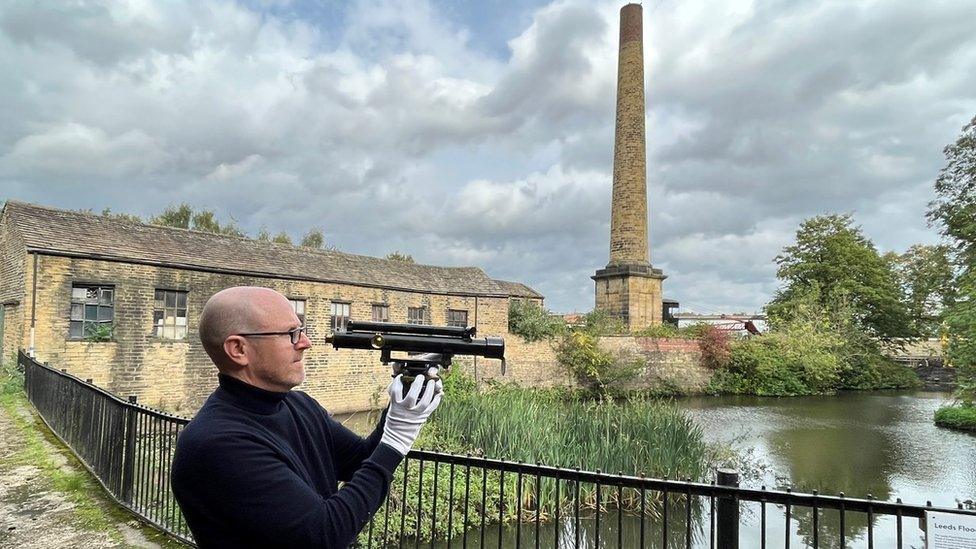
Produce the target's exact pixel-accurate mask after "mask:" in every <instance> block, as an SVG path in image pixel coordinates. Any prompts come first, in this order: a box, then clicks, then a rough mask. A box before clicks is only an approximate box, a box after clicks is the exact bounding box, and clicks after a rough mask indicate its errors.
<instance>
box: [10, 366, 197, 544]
mask: <svg viewBox="0 0 976 549" xmlns="http://www.w3.org/2000/svg"><path fill="white" fill-rule="evenodd" d="M18 363H19V364H20V366H21V367H22V368H23V370H24V388H25V390H26V392H27V398H28V399H29V400H30V402H31V404H33V405H34V408H36V409H37V411H38V413H39V414H40V416H41V418H42V419H43V420H44V423H45V424H47V426H48V427H49V428H50V429H51V431H52V432H53V433H54V434H55V435H56V436H57V437H58V438H59V439H61V441H62V442H64V443H65V445H67V446H68V447H69V448H71V450H72V451H73V452H74V454H75V455H76V456H78V459H79V460H80V461H81V462H82V464H84V466H85V467H86V468H87V469H88V470H89V471H90V472H91V474H92V475H93V476H94V477H95V478H96V479H97V480H98V482H99V483H101V485H102V486H103V487H104V488H105V490H106V491H107V492H108V493H109V495H110V496H111V497H112V498H113V499H114V500H115V501H116V502H117V503H118V504H119V505H122V506H123V507H125V508H127V509H129V510H130V511H132V512H133V513H135V514H136V515H138V516H139V517H141V518H142V519H143V520H145V521H147V522H149V523H151V524H153V525H154V526H156V527H157V528H159V529H160V530H162V531H164V532H166V533H168V534H170V535H171V536H173V537H175V538H177V539H180V540H182V541H184V542H186V543H192V542H193V541H192V536H191V534H190V531H189V529H188V528H187V526H186V523H185V522H184V521H183V515H182V514H181V513H180V510H179V507H178V506H177V505H176V500H175V499H174V498H173V492H172V491H171V490H170V487H169V474H170V466H171V464H172V461H173V451H174V450H175V449H176V437H177V436H178V435H179V433H180V431H181V430H182V429H183V427H184V426H185V425H186V424H187V423H188V422H189V420H188V419H186V418H182V417H177V416H173V415H169V414H164V413H162V412H160V411H157V410H153V409H151V408H147V407H145V406H140V405H139V404H138V403H137V401H136V398H135V397H129V400H128V401H126V400H122V399H121V398H119V397H117V396H115V395H113V394H111V393H109V392H108V391H105V390H103V389H100V388H98V387H96V386H95V385H92V383H91V380H82V379H79V378H77V377H75V376H73V375H70V374H68V373H66V372H64V371H58V370H56V369H54V368H52V367H50V366H48V365H47V364H41V363H39V362H37V361H35V360H33V359H32V358H30V357H29V356H27V355H26V354H24V352H23V351H21V352H20V353H19V355H18Z"/></svg>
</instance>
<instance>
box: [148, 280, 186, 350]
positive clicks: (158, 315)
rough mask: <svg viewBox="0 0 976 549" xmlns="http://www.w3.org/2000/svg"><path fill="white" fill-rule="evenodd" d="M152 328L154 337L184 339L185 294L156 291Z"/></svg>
mask: <svg viewBox="0 0 976 549" xmlns="http://www.w3.org/2000/svg"><path fill="white" fill-rule="evenodd" d="M153 327H154V328H155V334H156V337H162V338H165V339H186V292H181V291H179V290H156V299H155V304H154V305H153Z"/></svg>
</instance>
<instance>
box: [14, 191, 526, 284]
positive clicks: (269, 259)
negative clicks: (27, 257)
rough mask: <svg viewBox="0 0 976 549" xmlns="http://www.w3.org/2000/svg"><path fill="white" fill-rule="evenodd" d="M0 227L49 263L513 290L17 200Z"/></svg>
mask: <svg viewBox="0 0 976 549" xmlns="http://www.w3.org/2000/svg"><path fill="white" fill-rule="evenodd" d="M0 219H3V220H6V222H8V223H10V225H11V226H12V227H13V228H14V230H15V231H16V232H17V233H18V234H19V235H20V236H21V238H22V239H23V241H24V242H25V244H26V245H27V249H28V251H37V252H43V253H48V254H52V255H62V256H69V257H85V258H92V259H106V260H115V261H124V262H131V263H145V264H150V265H159V266H165V267H173V268H183V269H195V270H204V271H210V272H220V273H230V274H240V275H250V276H267V277H275V278H287V279H295V280H308V281H313V282H334V283H344V284H354V285H360V286H368V287H381V288H389V289H397V290H412V291H420V292H427V293H437V294H451V295H478V296H509V295H511V294H510V291H509V289H508V286H507V284H511V283H500V282H497V281H495V280H492V279H491V278H489V277H488V276H487V275H486V274H485V273H484V271H482V270H481V269H479V268H477V267H437V266H433V265H419V264H411V263H403V262H400V261H390V260H387V259H380V258H377V257H369V256H364V255H355V254H349V253H344V252H334V251H326V250H312V249H308V248H298V247H294V246H290V245H284V244H274V243H267V242H258V241H256V240H251V239H247V238H240V237H235V236H226V235H218V234H212V233H206V232H201V231H193V230H187V229H178V228H173V227H163V226H159V225H150V224H146V223H138V222H134V221H127V220H123V219H115V218H111V217H104V216H100V215H96V214H91V213H83V212H75V211H70V210H60V209H56V208H50V207H46V206H38V205H36V204H27V203H24V202H19V201H14V200H8V201H7V202H6V204H5V205H4V208H3V214H2V216H0ZM520 286H522V285H520ZM526 288H527V287H526ZM530 291H531V290H530ZM533 293H535V292H533ZM536 295H538V294H536Z"/></svg>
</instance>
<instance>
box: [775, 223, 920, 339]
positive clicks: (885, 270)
mask: <svg viewBox="0 0 976 549" xmlns="http://www.w3.org/2000/svg"><path fill="white" fill-rule="evenodd" d="M853 223H854V221H853V219H852V218H851V216H850V215H846V214H845V215H837V214H832V215H821V216H816V217H812V218H810V219H807V220H806V221H804V222H803V223H801V224H800V228H799V229H797V231H796V241H795V243H794V244H791V245H789V246H787V247H785V248H783V252H782V253H781V254H780V255H778V256H776V259H775V261H776V264H777V265H779V269H778V270H777V271H776V276H777V278H779V279H780V281H781V282H782V284H783V286H782V287H781V288H780V289H779V291H777V293H776V295H775V296H774V298H773V301H772V302H771V303H770V304H769V305H768V306H767V310H768V311H769V313H770V314H771V315H773V316H775V315H777V314H782V313H783V311H782V309H783V308H787V309H788V308H790V307H792V304H793V303H794V302H795V300H796V298H797V297H798V296H800V295H807V294H808V293H809V292H810V291H811V289H816V290H817V292H818V294H817V295H818V296H819V300H820V304H821V305H822V306H824V307H826V308H830V307H831V306H833V305H834V304H835V303H837V302H838V301H840V300H846V301H847V302H849V304H850V306H851V307H852V309H853V310H854V312H855V320H856V323H857V325H858V326H859V327H860V328H861V329H863V330H864V331H865V332H866V333H867V334H869V335H871V336H874V337H884V338H887V337H895V336H906V335H910V333H911V332H910V330H911V326H910V324H911V323H910V322H909V317H908V310H907V308H906V307H905V305H904V303H902V301H901V292H900V289H899V286H898V281H897V277H896V274H895V272H894V270H893V268H892V265H891V263H890V262H889V261H886V260H885V259H884V258H883V257H882V256H881V255H880V254H878V251H877V250H876V249H875V247H874V244H873V243H872V242H871V241H870V240H869V239H868V238H866V237H865V236H864V235H863V234H862V233H861V229H860V228H859V227H855V226H854V224H853Z"/></svg>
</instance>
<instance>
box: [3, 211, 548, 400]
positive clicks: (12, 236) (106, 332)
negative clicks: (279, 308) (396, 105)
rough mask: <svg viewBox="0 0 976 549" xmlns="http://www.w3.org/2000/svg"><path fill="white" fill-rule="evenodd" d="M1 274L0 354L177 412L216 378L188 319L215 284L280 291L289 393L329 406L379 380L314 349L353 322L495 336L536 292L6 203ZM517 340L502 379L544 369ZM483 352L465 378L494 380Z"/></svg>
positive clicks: (371, 360)
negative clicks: (292, 380) (291, 329)
mask: <svg viewBox="0 0 976 549" xmlns="http://www.w3.org/2000/svg"><path fill="white" fill-rule="evenodd" d="M0 276H2V279H0V302H2V309H0V334H2V335H0V342H2V352H3V356H4V358H5V359H9V358H10V357H11V355H13V354H15V353H16V352H17V350H18V349H24V350H29V351H30V352H31V353H33V354H34V356H35V357H36V358H37V359H38V360H41V361H44V362H48V363H50V364H51V365H52V366H54V367H57V368H63V369H65V370H67V371H68V372H69V373H71V374H74V375H76V376H78V377H80V378H82V379H91V380H92V382H93V383H95V384H96V385H98V386H100V387H104V388H106V389H108V390H109V391H111V392H113V393H115V394H118V395H121V396H123V397H124V396H128V395H135V396H137V397H138V398H139V401H140V402H142V403H145V404H147V405H149V406H154V407H162V408H165V409H167V410H172V411H180V412H183V413H187V414H190V413H192V412H194V411H195V410H196V409H197V408H198V407H199V406H200V404H202V402H203V399H205V398H206V396H207V395H209V394H210V392H211V391H212V390H213V388H214V387H215V386H216V370H215V368H214V367H213V365H212V364H211V363H210V360H209V358H208V357H207V355H206V353H205V352H204V350H203V348H202V347H201V345H200V341H199V337H198V335H197V319H198V317H199V314H200V311H201V309H202V308H203V305H204V303H206V300H207V299H208V298H209V297H210V296H211V295H213V294H214V293H216V292H217V291H219V290H221V289H223V288H228V287H231V286H239V285H255V286H265V287H269V288H273V289H275V290H277V291H279V292H281V293H282V294H284V295H285V296H287V297H288V299H289V300H290V301H291V303H292V305H293V306H294V307H295V312H296V313H297V314H298V315H299V316H300V317H301V318H302V319H304V321H305V323H306V325H307V326H309V327H310V337H311V340H312V344H313V347H312V348H311V349H309V351H307V352H306V355H305V356H306V361H305V363H306V368H307V372H308V377H307V380H306V382H305V384H303V386H302V387H300V388H301V389H303V390H305V391H307V392H309V393H310V394H312V395H313V396H315V397H316V398H318V399H319V400H320V401H321V402H322V403H323V405H325V406H327V407H328V409H329V410H330V411H332V412H349V411H358V410H364V409H368V408H371V407H375V406H376V405H377V404H378V402H377V399H379V398H380V396H381V393H382V391H383V389H385V387H386V385H387V383H388V382H389V377H390V373H389V369H388V368H387V367H385V366H382V365H381V364H380V363H379V357H378V354H376V353H371V352H369V351H355V350H339V351H337V350H334V349H332V348H331V346H327V345H326V344H325V336H326V335H327V334H328V333H329V332H331V331H332V330H333V329H334V328H336V327H339V326H342V325H343V324H344V323H345V322H346V321H348V320H349V319H350V318H353V319H363V320H377V321H384V322H401V323H416V324H436V325H456V326H461V325H468V326H476V327H477V328H478V333H479V335H484V336H501V337H505V336H507V335H508V306H509V301H510V300H511V299H526V300H534V301H536V302H538V303H540V304H541V303H542V300H543V296H542V295H540V294H539V293H538V292H535V291H534V290H532V289H531V288H529V287H528V286H525V285H524V284H519V283H516V282H506V281H500V280H493V279H491V278H490V277H488V276H487V275H486V274H485V273H484V272H483V271H482V270H481V269H479V268H476V267H437V266H432V265H417V264H410V263H404V262H399V261H390V260H386V259H380V258H375V257H367V256H362V255H355V254H349V253H342V252H336V251H324V250H313V249H307V248H298V247H293V246H290V245H281V244H272V243H264V242H258V241H255V240H250V239H246V238H239V237H233V236H224V235H217V234H211V233H204V232H199V231H191V230H185V229H176V228H170V227H162V226H157V225H149V224H144V223H137V222H133V221H126V220H120V219H115V218H109V217H103V216H99V215H93V214H90V213H81V212H75V211H67V210H59V209H54V208H48V207H43V206H37V205H33V204H26V203H23V202H16V201H8V202H7V203H6V204H5V206H4V208H3V211H2V213H0ZM517 340H518V338H515V337H509V338H506V342H511V343H510V345H509V352H508V353H507V354H508V356H509V361H508V374H507V375H508V376H511V377H512V378H513V379H516V380H528V381H531V380H535V379H545V378H546V377H551V372H550V371H548V368H551V367H552V359H551V351H550V350H549V349H547V348H542V347H539V348H536V347H533V346H532V345H528V344H523V345H520V344H519V342H518V341H517ZM539 353H541V354H542V356H539ZM480 360H481V362H480V363H477V362H474V361H472V363H470V364H469V365H468V366H467V367H470V368H471V369H472V370H471V371H472V373H476V374H477V376H478V377H479V378H483V377H490V376H497V375H500V374H499V367H498V361H494V360H485V359H480ZM379 403H380V404H381V402H379Z"/></svg>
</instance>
